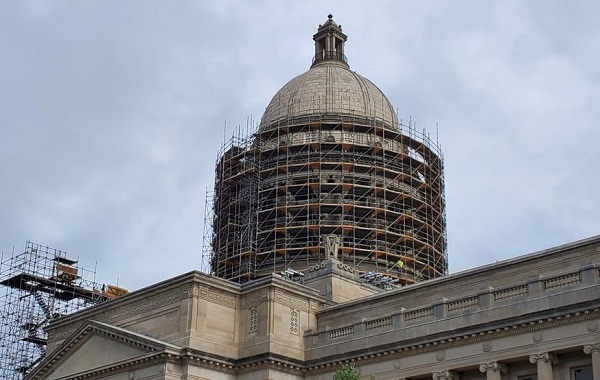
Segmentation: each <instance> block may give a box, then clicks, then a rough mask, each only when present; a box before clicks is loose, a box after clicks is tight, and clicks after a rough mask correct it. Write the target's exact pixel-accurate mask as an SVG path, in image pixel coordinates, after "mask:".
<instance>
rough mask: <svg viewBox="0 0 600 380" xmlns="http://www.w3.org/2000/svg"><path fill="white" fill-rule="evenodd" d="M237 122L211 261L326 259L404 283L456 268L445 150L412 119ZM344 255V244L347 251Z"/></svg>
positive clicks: (222, 171) (208, 229)
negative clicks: (335, 240) (327, 245)
mask: <svg viewBox="0 0 600 380" xmlns="http://www.w3.org/2000/svg"><path fill="white" fill-rule="evenodd" d="M241 132H242V130H241V129H238V130H237V135H234V136H233V137H232V138H231V139H230V140H228V141H226V142H225V143H224V144H223V146H222V148H221V151H220V152H219V154H218V159H217V162H216V170H215V187H214V191H213V192H211V193H209V194H207V213H206V214H207V217H206V219H205V224H206V225H205V246H204V250H203V256H204V261H205V263H206V264H207V265H209V266H210V268H211V271H212V273H213V274H214V275H216V276H219V277H223V278H228V279H231V280H233V281H236V282H245V281H248V280H251V279H254V278H258V277H261V276H265V275H269V274H271V273H277V272H281V271H284V270H286V269H288V268H292V269H294V270H297V271H303V270H306V269H307V268H308V267H310V266H312V265H314V264H316V263H319V262H320V261H322V260H323V259H324V258H325V249H324V243H323V239H324V238H325V236H331V235H337V236H339V238H340V242H341V245H340V249H339V256H338V259H340V260H342V261H343V262H345V263H348V264H350V265H352V266H353V267H354V268H355V269H357V270H358V272H359V273H368V272H371V271H374V272H377V273H383V274H385V275H386V276H388V277H390V278H393V279H394V280H395V281H396V283H398V284H410V283H414V282H418V281H423V280H427V279H430V278H435V277H439V276H442V275H445V274H447V268H448V260H447V253H446V222H445V200H444V177H443V156H442V152H441V149H440V147H439V144H438V142H437V139H436V141H433V140H432V139H431V138H430V136H429V135H428V134H427V132H426V131H425V130H424V131H418V130H417V129H416V128H415V125H414V124H413V122H412V121H410V122H409V123H408V125H403V124H402V122H400V123H399V124H398V125H396V126H393V127H390V126H389V125H386V124H385V123H384V122H382V120H380V119H377V118H371V119H366V118H358V117H352V116H344V115H331V114H329V115H325V116H323V115H315V116H307V117H303V118H294V119H289V118H288V119H283V120H279V121H277V123H276V124H274V125H270V126H261V127H260V128H258V130H257V131H256V132H254V133H252V134H249V133H246V134H243V133H241ZM336 255H338V252H336Z"/></svg>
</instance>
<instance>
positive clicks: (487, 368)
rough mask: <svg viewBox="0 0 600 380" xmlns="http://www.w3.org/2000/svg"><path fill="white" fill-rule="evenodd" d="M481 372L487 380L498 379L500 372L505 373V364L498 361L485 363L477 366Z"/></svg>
mask: <svg viewBox="0 0 600 380" xmlns="http://www.w3.org/2000/svg"><path fill="white" fill-rule="evenodd" d="M479 370H480V371H481V372H485V374H486V375H487V380H500V379H501V374H502V373H506V365H505V364H502V363H498V362H491V363H485V364H482V365H480V366H479Z"/></svg>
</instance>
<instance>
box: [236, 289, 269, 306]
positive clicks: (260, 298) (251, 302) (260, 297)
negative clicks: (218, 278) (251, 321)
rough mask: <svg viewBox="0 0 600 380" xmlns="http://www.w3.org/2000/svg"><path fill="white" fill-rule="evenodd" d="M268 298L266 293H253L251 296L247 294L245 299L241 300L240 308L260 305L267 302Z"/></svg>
mask: <svg viewBox="0 0 600 380" xmlns="http://www.w3.org/2000/svg"><path fill="white" fill-rule="evenodd" d="M268 296H269V295H268V293H267V292H255V293H252V294H247V295H246V296H245V297H243V298H242V302H243V306H242V308H244V309H246V308H252V307H255V306H258V305H260V304H261V303H263V302H266V301H268V299H269V297H268Z"/></svg>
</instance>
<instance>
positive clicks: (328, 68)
mask: <svg viewBox="0 0 600 380" xmlns="http://www.w3.org/2000/svg"><path fill="white" fill-rule="evenodd" d="M328 17H329V19H328V20H327V22H325V24H323V25H319V30H318V32H317V34H315V35H314V36H313V39H314V41H315V56H314V58H313V65H312V67H311V68H310V70H308V71H307V72H305V73H304V74H301V75H299V76H297V77H295V78H294V79H292V80H290V81H289V82H288V83H286V84H285V85H284V86H283V87H282V88H281V90H279V91H278V92H277V93H276V94H275V96H274V97H273V99H271V102H270V103H269V105H268V106H267V109H266V110H265V113H264V115H263V117H262V119H261V122H260V127H259V131H262V132H264V131H268V130H270V129H275V128H276V127H277V126H278V125H280V124H281V123H285V124H288V123H289V122H303V121H304V120H311V121H314V120H321V121H327V120H331V121H336V120H349V121H354V122H361V123H366V124H373V123H377V124H379V125H383V126H384V127H385V128H388V129H393V130H397V129H398V127H397V125H398V118H397V116H396V112H394V108H393V107H392V104H391V103H390V101H389V100H388V98H387V97H386V96H385V95H384V94H383V92H381V90H380V89H379V88H377V86H375V85H374V84H373V82H371V81H370V80H368V79H367V78H365V77H363V76H361V75H358V74H357V73H355V72H354V71H351V70H350V68H349V66H348V64H347V59H346V56H345V55H344V42H345V41H346V38H347V36H346V35H345V34H343V33H342V29H341V25H337V24H336V23H335V22H333V19H332V17H333V16H331V15H329V16H328Z"/></svg>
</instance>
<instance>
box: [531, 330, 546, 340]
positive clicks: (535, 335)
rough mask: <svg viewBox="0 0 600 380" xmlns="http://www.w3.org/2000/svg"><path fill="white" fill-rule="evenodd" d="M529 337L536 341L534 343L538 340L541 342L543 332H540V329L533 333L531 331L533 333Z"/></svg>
mask: <svg viewBox="0 0 600 380" xmlns="http://www.w3.org/2000/svg"><path fill="white" fill-rule="evenodd" d="M531 339H532V340H533V341H534V342H536V343H539V342H541V341H542V340H544V334H542V332H541V331H536V332H534V333H533V335H532V336H531Z"/></svg>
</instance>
